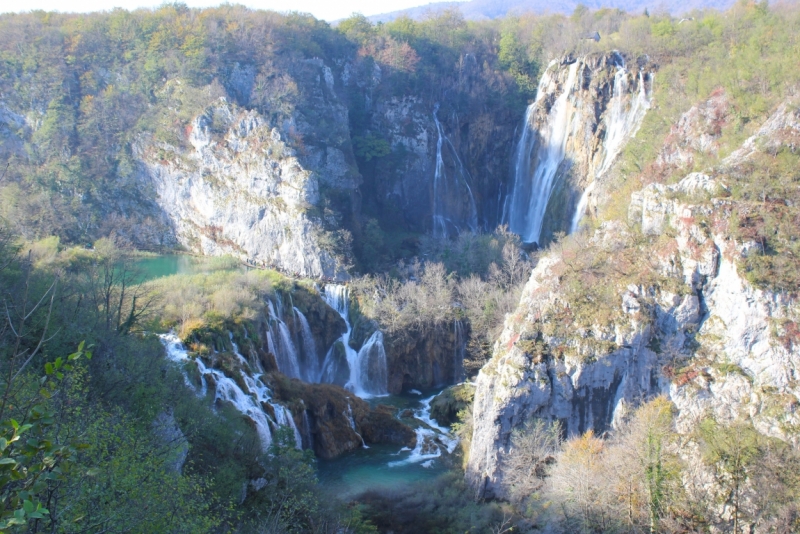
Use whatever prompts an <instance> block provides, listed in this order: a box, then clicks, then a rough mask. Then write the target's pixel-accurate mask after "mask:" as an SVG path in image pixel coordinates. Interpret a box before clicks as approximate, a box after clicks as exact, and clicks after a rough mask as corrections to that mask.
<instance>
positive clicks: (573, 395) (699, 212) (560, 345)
mask: <svg viewBox="0 0 800 534" xmlns="http://www.w3.org/2000/svg"><path fill="white" fill-rule="evenodd" d="M795 109H796V108H795V107H786V106H784V107H782V108H780V109H779V110H778V112H777V113H776V115H775V116H773V117H772V118H771V119H770V120H769V121H768V122H767V123H766V124H765V128H762V130H761V131H760V132H759V133H757V134H756V138H755V139H753V140H749V141H748V142H746V143H745V145H744V147H743V149H742V150H741V151H739V152H737V153H735V155H734V156H733V157H732V158H729V159H728V160H726V161H725V162H723V165H722V166H721V167H720V168H719V169H717V171H716V172H719V173H723V172H726V171H725V169H726V167H729V166H730V165H731V164H732V162H733V161H734V160H735V161H738V162H741V161H742V159H743V158H744V159H746V158H747V157H748V154H751V153H752V152H751V151H752V150H762V149H764V148H761V147H766V149H768V147H769V146H771V145H770V143H771V141H770V139H774V137H775V136H774V134H775V133H776V132H780V134H781V136H783V138H784V139H788V138H794V136H793V135H792V134H791V132H790V131H789V130H792V129H793V128H794V126H792V125H793V124H794V125H796V124H797V121H796V120H792V117H796V113H795V111H794V110H795ZM770 125H777V126H775V127H774V128H773V127H771V126H770ZM787 125H788V126H787ZM797 131H800V128H798V129H797ZM758 137H760V139H759V138H758ZM723 178H724V176H723V175H722V174H720V176H719V177H718V178H712V177H711V176H709V175H706V174H701V173H692V174H690V175H688V176H687V177H686V178H684V179H683V180H682V181H680V182H679V183H677V184H675V185H671V186H667V185H663V184H651V185H649V186H647V187H646V188H645V189H643V190H642V191H639V192H637V193H635V194H633V196H632V199H631V204H630V211H629V218H630V222H631V223H633V224H634V225H637V226H638V227H639V228H640V229H641V233H642V234H643V235H644V236H649V237H647V240H646V244H644V245H639V246H637V248H628V249H626V248H625V246H626V245H621V243H623V242H625V241H626V239H628V238H629V237H631V236H630V235H628V234H629V230H627V229H626V227H625V225H622V224H619V223H606V224H604V225H603V226H602V227H601V228H600V229H599V230H598V231H597V232H596V233H595V234H594V235H593V236H592V237H591V238H590V243H588V244H587V246H586V249H587V250H588V249H589V248H590V247H592V246H595V245H597V246H607V247H609V248H608V250H610V251H614V254H615V258H622V259H621V260H620V261H624V255H625V254H638V255H639V256H640V257H646V258H648V262H649V265H650V268H652V270H653V271H652V273H654V274H653V276H655V277H656V278H657V280H658V282H656V283H653V282H652V281H651V282H645V281H644V280H642V281H641V282H640V283H639V284H628V285H627V286H623V287H614V290H613V291H614V294H615V297H614V299H615V300H616V306H615V308H614V309H609V310H607V311H606V312H605V317H604V319H605V320H600V319H596V322H595V323H589V324H586V323H585V322H581V321H580V320H574V322H573V323H572V324H570V325H569V326H566V325H564V328H559V327H557V325H556V326H555V327H554V326H553V323H552V321H556V320H558V317H559V315H558V313H557V312H563V310H564V309H567V310H569V309H571V310H572V313H573V317H575V316H576V315H579V314H577V311H578V306H579V303H577V302H566V299H567V295H568V292H569V289H568V288H567V287H565V286H564V285H562V280H566V278H562V275H563V274H564V270H563V269H564V268H565V267H564V261H569V260H567V259H566V258H565V257H562V255H560V254H558V253H557V252H555V251H554V252H552V253H551V254H549V255H547V256H544V257H543V258H542V259H541V260H540V261H539V263H538V265H537V266H536V268H535V270H534V272H533V274H532V275H531V279H530V281H529V282H528V284H527V286H526V288H525V290H524V294H523V297H522V299H521V302H520V306H519V308H518V309H517V311H516V312H515V313H514V314H512V315H510V316H509V317H508V318H507V320H506V325H505V329H504V331H503V334H502V336H501V337H500V339H499V340H498V342H497V343H496V345H495V351H494V356H493V358H492V360H491V361H490V363H489V364H488V365H487V366H486V367H484V369H483V370H482V371H481V373H480V374H479V376H478V379H477V391H476V394H475V404H474V434H473V440H472V448H471V451H470V458H469V466H468V470H467V477H468V479H469V481H470V483H471V484H472V485H473V487H474V488H475V490H476V492H477V494H478V495H479V496H482V497H493V496H495V497H497V496H499V497H502V496H504V495H505V493H504V488H503V464H502V457H503V453H504V451H505V450H506V449H507V447H508V444H509V437H510V434H511V432H512V431H513V429H514V428H516V427H518V426H519V425H521V424H523V423H524V422H525V421H526V420H528V419H529V418H532V417H542V418H547V419H554V420H559V421H561V422H562V424H563V426H564V428H565V431H566V432H567V434H569V435H574V434H576V433H580V432H583V431H585V430H588V429H594V430H595V431H596V432H597V433H602V432H603V431H605V430H607V429H610V428H612V427H613V426H614V424H615V421H618V420H620V418H622V417H624V416H625V414H626V413H627V411H628V409H629V408H630V407H631V406H632V405H635V404H637V403H639V402H640V401H641V400H643V399H646V398H648V397H651V396H653V395H656V394H664V395H667V396H669V398H670V399H671V400H672V401H673V402H674V404H675V406H676V407H677V410H678V416H677V423H676V424H677V428H678V430H679V431H680V432H684V433H688V432H690V431H691V430H692V429H693V428H694V427H695V425H696V424H697V422H698V421H699V420H700V419H702V418H704V417H707V416H709V415H713V416H714V417H715V418H716V419H717V420H719V421H722V422H725V421H732V420H735V419H737V418H739V417H748V418H750V419H751V420H752V421H753V423H754V424H755V426H756V428H757V429H758V430H759V431H760V432H762V433H764V434H766V435H769V436H773V437H776V438H780V439H783V440H789V441H795V440H796V439H797V437H796V433H795V432H794V431H793V430H792V429H794V428H797V425H798V424H799V423H800V412H798V410H797V406H798V405H799V404H800V382H798V378H797V377H798V376H800V374H798V373H800V347H797V346H796V345H795V344H794V343H793V342H791V341H790V339H792V338H791V336H790V335H789V334H790V332H791V331H793V330H792V329H793V326H792V325H795V324H796V321H797V311H798V310H797V307H796V305H795V303H794V300H793V299H792V298H790V296H788V295H787V294H784V293H774V292H771V291H766V290H761V289H757V288H754V287H752V286H751V285H750V284H749V283H748V282H747V281H746V280H745V279H744V278H743V277H742V275H741V274H740V273H739V272H738V267H737V260H738V259H739V258H741V257H742V255H746V254H747V253H748V251H749V250H751V249H752V246H753V245H752V244H748V243H737V242H736V241H735V240H734V239H732V238H731V237H730V235H729V233H728V232H727V228H728V223H729V220H730V218H731V211H732V206H733V201H731V200H728V199H727V198H726V196H727V195H726V194H725V187H726V186H725V183H724V180H723ZM640 243H641V241H640ZM587 253H589V252H587ZM564 254H566V253H564ZM652 279H653V278H652V277H651V279H650V280H652ZM604 283H605V284H612V285H613V284H614V283H615V279H614V278H613V277H609V278H607V279H605V281H604ZM564 306H566V308H565V307H564ZM560 317H564V316H563V315H562V316H560ZM562 320H563V319H562Z"/></svg>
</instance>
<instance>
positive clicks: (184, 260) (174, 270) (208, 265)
mask: <svg viewBox="0 0 800 534" xmlns="http://www.w3.org/2000/svg"><path fill="white" fill-rule="evenodd" d="M135 267H136V268H137V269H138V270H139V271H140V272H141V274H142V282H149V281H150V280H156V279H158V278H163V277H165V276H172V275H175V274H198V273H204V272H210V271H218V270H227V269H244V267H243V266H241V264H239V263H238V262H237V261H236V260H235V259H233V258H230V257H213V258H212V257H198V256H188V255H185V254H165V255H163V256H153V257H151V258H143V259H141V260H138V261H137V262H136V263H135Z"/></svg>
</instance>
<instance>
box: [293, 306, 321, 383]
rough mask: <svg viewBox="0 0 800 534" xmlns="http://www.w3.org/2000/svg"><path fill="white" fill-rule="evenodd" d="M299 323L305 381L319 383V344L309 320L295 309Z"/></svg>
mask: <svg viewBox="0 0 800 534" xmlns="http://www.w3.org/2000/svg"><path fill="white" fill-rule="evenodd" d="M293 310H294V314H295V317H296V318H297V322H299V323H300V342H301V343H300V345H301V346H302V354H303V362H302V363H303V365H302V374H303V380H305V381H306V382H319V379H320V369H319V357H318V356H317V344H316V343H315V342H314V336H313V335H312V334H311V327H310V326H309V325H308V320H307V319H306V316H305V315H303V312H301V311H300V310H298V309H297V308H293Z"/></svg>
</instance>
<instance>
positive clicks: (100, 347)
mask: <svg viewBox="0 0 800 534" xmlns="http://www.w3.org/2000/svg"><path fill="white" fill-rule="evenodd" d="M2 237H3V239H2V241H0V248H1V249H2V250H1V251H0V266H2V270H0V291H2V299H3V304H4V306H3V308H4V311H6V314H5V316H4V321H3V326H2V328H0V334H2V336H3V337H2V343H0V350H2V375H3V377H4V378H3V380H2V384H0V396H1V398H2V408H0V410H1V412H0V419H1V420H2V428H1V429H0V432H2V433H3V439H2V441H0V445H2V447H0V448H1V449H2V451H0V453H1V454H2V455H3V457H2V463H0V466H2V473H0V476H2V477H4V478H3V479H2V480H3V485H2V490H1V491H2V509H0V521H3V523H2V524H3V525H4V526H3V527H2V528H3V529H4V530H7V531H13V532H16V531H20V532H39V531H45V530H46V531H57V532H102V531H114V532H118V531H129V532H192V533H194V532H221V531H231V530H233V531H241V532H339V531H341V529H342V528H345V529H347V531H349V532H361V531H365V532H366V531H369V527H368V526H366V524H365V523H363V521H362V520H361V519H360V516H359V512H358V510H357V509H348V508H345V507H341V506H338V505H337V504H336V503H329V502H327V501H324V500H323V499H322V498H321V497H320V495H319V492H318V488H317V481H316V474H315V468H314V465H313V457H310V456H309V454H310V453H309V452H308V451H306V452H301V451H296V450H295V448H294V437H293V436H288V437H287V436H283V435H282V434H281V433H280V432H278V433H276V437H275V439H274V441H273V445H272V447H271V449H270V450H269V451H268V454H265V452H264V451H263V450H262V448H261V443H260V441H259V439H258V436H257V435H256V433H255V431H254V429H253V428H252V427H251V426H250V425H248V424H247V423H246V421H244V420H243V419H242V417H241V415H240V414H239V413H238V412H236V411H235V409H234V408H233V407H231V406H227V405H224V404H223V405H220V406H217V407H215V408H212V406H211V405H210V404H209V403H208V402H207V399H205V398H199V397H197V396H196V395H195V394H194V392H193V391H192V390H191V389H189V388H187V387H186V386H185V384H184V377H183V376H181V373H180V371H179V369H178V368H176V367H174V366H172V365H170V364H169V363H168V362H167V361H166V360H165V358H164V349H163V346H162V345H161V343H160V342H159V340H158V339H157V338H156V337H155V336H153V335H152V334H147V333H146V332H145V330H144V328H145V326H147V325H151V326H152V325H156V324H159V325H161V326H160V328H163V325H166V326H176V327H180V326H181V324H182V323H181V320H182V319H184V320H186V321H187V322H188V324H189V325H191V324H193V325H195V327H196V326H197V324H199V323H202V324H203V325H204V328H206V329H209V328H214V327H219V325H218V324H217V322H219V321H221V320H222V319H221V318H222V317H224V318H225V320H227V321H230V324H235V321H243V320H245V319H246V318H248V317H249V314H252V313H254V312H253V310H254V307H253V306H254V300H253V299H257V298H258V297H259V294H260V292H261V291H266V290H268V288H271V287H272V285H271V283H270V282H269V280H270V276H272V277H273V281H274V282H275V286H277V287H281V283H285V282H283V281H282V280H281V279H280V278H279V277H277V275H274V274H273V275H269V274H263V273H261V274H258V273H252V274H251V276H249V277H248V275H247V273H242V272H240V271H239V270H238V269H232V268H231V267H232V265H231V264H230V263H229V262H225V261H219V260H214V261H210V262H208V264H209V272H208V273H206V274H199V275H197V276H198V277H200V278H193V279H191V280H192V281H193V283H192V287H194V288H195V290H196V293H193V294H192V295H187V296H186V299H185V301H184V302H186V303H188V304H187V309H186V313H187V315H185V316H181V314H180V312H179V311H174V310H182V309H183V308H181V307H180V303H178V302H174V301H173V300H174V299H173V297H174V295H173V294H169V293H166V292H164V291H163V288H160V286H158V284H155V283H150V284H145V285H142V284H140V283H139V281H140V280H141V276H142V275H141V273H139V272H137V269H136V268H135V260H136V259H138V258H137V257H135V256H134V257H131V256H130V255H129V254H127V253H125V252H123V251H120V250H119V249H117V248H116V247H114V246H113V244H112V243H110V242H108V241H107V240H106V241H102V240H101V241H99V242H97V243H95V246H94V247H92V248H91V249H84V248H69V247H67V248H64V247H59V246H58V242H57V240H56V239H49V240H45V241H43V242H38V243H33V244H30V245H28V246H22V245H20V244H19V242H18V241H17V239H16V238H15V236H13V234H11V233H10V232H8V231H7V230H4V233H3V235H2ZM203 277H207V278H203ZM180 279H181V277H173V278H172V282H171V283H172V288H173V289H175V290H180V289H185V288H186V287H188V284H187V285H185V286H184V285H180V284H177V282H178V280H180ZM199 280H207V282H208V283H207V284H206V285H202V284H199V283H197V282H198V281H199ZM220 291H224V292H226V293H225V297H224V298H220V297H219V292H220ZM215 295H217V298H214V296H215ZM165 297H166V298H167V299H169V301H170V305H172V306H177V307H176V308H170V307H169V306H165V303H166V302H168V301H167V300H164V299H165ZM170 310H173V311H170ZM198 310H199V311H198ZM183 326H184V327H186V328H189V326H188V325H187V324H184V325H183ZM84 347H85V348H84ZM75 349H79V350H78V352H73V351H74V350H75ZM87 350H90V352H91V354H90V359H89V357H88V355H87V354H86V351H87ZM43 385H44V387H43ZM255 479H259V480H261V481H262V484H261V485H260V487H259V488H255V487H249V486H248V484H249V482H250V481H251V480H255ZM362 525H363V528H364V529H367V530H362Z"/></svg>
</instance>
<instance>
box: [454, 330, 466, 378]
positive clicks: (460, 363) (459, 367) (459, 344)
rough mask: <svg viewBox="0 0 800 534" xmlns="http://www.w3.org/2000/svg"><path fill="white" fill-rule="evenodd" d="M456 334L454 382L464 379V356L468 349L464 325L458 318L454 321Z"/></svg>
mask: <svg viewBox="0 0 800 534" xmlns="http://www.w3.org/2000/svg"><path fill="white" fill-rule="evenodd" d="M453 334H454V336H455V345H456V347H455V350H454V354H453V383H454V384H458V383H459V382H461V381H462V380H463V379H464V356H465V355H466V351H467V339H466V336H464V325H463V323H462V322H461V321H460V320H458V319H456V320H455V321H454V323H453Z"/></svg>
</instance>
